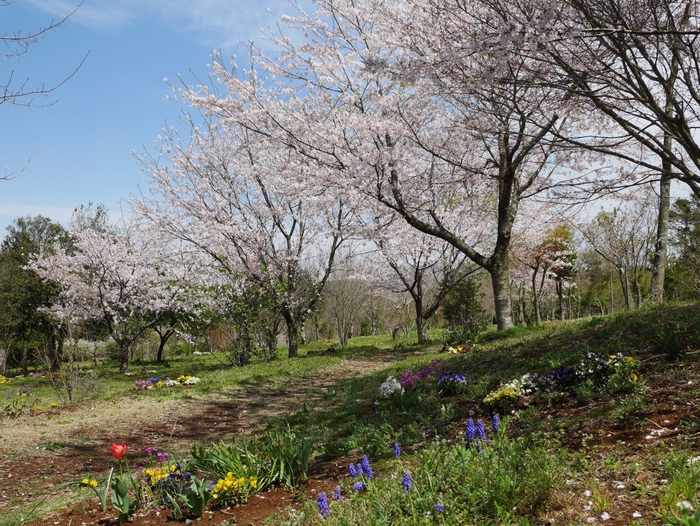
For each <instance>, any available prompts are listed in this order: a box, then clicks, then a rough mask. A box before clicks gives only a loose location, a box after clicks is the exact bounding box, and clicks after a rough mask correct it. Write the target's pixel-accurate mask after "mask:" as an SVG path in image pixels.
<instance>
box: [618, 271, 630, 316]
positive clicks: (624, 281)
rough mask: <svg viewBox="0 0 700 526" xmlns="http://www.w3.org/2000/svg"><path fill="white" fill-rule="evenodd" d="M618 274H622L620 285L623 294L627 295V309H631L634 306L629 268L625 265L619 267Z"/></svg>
mask: <svg viewBox="0 0 700 526" xmlns="http://www.w3.org/2000/svg"><path fill="white" fill-rule="evenodd" d="M617 272H618V274H619V275H620V285H621V286H622V295H623V296H624V297H625V307H626V308H627V310H631V308H632V306H631V305H630V282H629V277H628V276H627V269H626V268H624V267H620V268H619V269H617Z"/></svg>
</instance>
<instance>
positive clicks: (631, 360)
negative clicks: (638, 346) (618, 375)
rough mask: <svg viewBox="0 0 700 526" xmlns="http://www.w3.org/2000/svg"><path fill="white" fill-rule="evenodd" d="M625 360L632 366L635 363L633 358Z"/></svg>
mask: <svg viewBox="0 0 700 526" xmlns="http://www.w3.org/2000/svg"><path fill="white" fill-rule="evenodd" d="M625 360H626V361H627V363H628V364H630V365H632V364H633V363H634V358H632V357H629V358H625Z"/></svg>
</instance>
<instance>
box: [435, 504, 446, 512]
mask: <svg viewBox="0 0 700 526" xmlns="http://www.w3.org/2000/svg"><path fill="white" fill-rule="evenodd" d="M435 511H436V512H438V513H444V511H445V506H444V505H443V504H436V505H435Z"/></svg>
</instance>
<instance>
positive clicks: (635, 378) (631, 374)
mask: <svg viewBox="0 0 700 526" xmlns="http://www.w3.org/2000/svg"><path fill="white" fill-rule="evenodd" d="M630 378H631V379H632V381H633V382H636V381H637V380H638V378H637V375H636V374H634V373H630Z"/></svg>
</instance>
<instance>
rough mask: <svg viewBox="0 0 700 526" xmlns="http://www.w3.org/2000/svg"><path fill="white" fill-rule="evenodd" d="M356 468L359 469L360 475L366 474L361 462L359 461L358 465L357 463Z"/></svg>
mask: <svg viewBox="0 0 700 526" xmlns="http://www.w3.org/2000/svg"><path fill="white" fill-rule="evenodd" d="M355 469H357V474H358V476H360V475H364V474H365V473H364V471H362V464H360V463H359V462H358V463H357V465H355Z"/></svg>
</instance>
